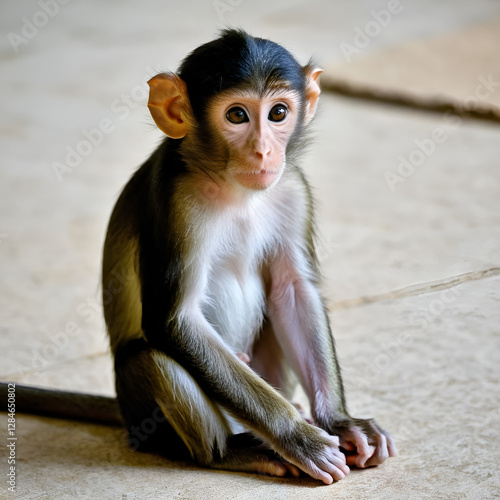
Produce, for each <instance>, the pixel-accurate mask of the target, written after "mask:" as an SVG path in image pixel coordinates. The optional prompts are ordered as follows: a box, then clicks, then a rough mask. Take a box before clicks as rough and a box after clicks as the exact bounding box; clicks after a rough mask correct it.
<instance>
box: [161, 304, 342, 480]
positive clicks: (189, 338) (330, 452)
mask: <svg viewBox="0 0 500 500" xmlns="http://www.w3.org/2000/svg"><path fill="white" fill-rule="evenodd" d="M192 313H193V311H192ZM166 351H167V354H169V355H171V356H173V357H174V358H175V359H176V360H177V361H178V362H179V363H180V364H182V365H183V366H184V368H185V369H186V370H187V371H188V372H189V373H190V374H191V376H192V377H193V378H194V379H195V380H196V382H197V383H198V385H199V386H200V387H201V389H202V390H203V391H204V392H205V393H206V394H207V395H208V396H209V397H210V398H212V399H213V400H214V401H216V402H217V403H219V404H220V405H221V406H223V407H224V408H226V409H227V410H228V411H229V412H230V413H231V414H232V415H233V416H234V417H235V418H236V419H237V420H239V421H240V422H242V423H243V424H244V425H245V426H246V427H248V428H249V429H250V430H252V431H253V432H254V433H255V434H256V435H258V436H260V437H262V438H264V440H265V441H267V442H268V443H269V444H270V445H271V447H272V448H273V449H274V450H275V451H277V452H278V453H279V454H280V455H281V456H283V457H284V458H285V459H286V460H288V461H289V462H291V463H292V464H294V465H296V466H297V467H299V468H300V469H302V470H303V471H305V472H306V473H307V474H309V475H310V476H311V477H314V478H315V479H319V480H322V481H324V482H325V483H327V484H329V483H331V482H332V478H333V479H334V480H339V479H342V478H343V477H345V475H346V474H347V473H348V472H349V471H348V468H346V464H345V458H344V456H343V455H342V453H341V452H340V451H339V449H338V439H337V438H334V437H332V436H330V435H328V434H327V433H326V432H325V431H323V430H321V429H319V428H317V427H315V426H312V425H310V424H308V423H307V422H306V421H305V420H304V419H303V418H302V417H301V416H300V414H299V413H298V411H297V410H296V409H295V408H294V407H293V405H291V404H290V403H289V402H288V401H287V400H286V399H285V398H284V397H283V396H281V395H280V394H279V393H278V392H277V391H276V390H275V389H273V388H272V387H271V386H270V385H269V384H268V383H267V382H265V381H264V380H263V379H261V378H260V377H259V376H258V375H257V374H256V373H255V372H254V371H253V370H252V369H251V368H249V367H248V366H247V365H246V364H245V363H243V362H241V361H240V360H239V359H238V358H237V356H235V355H234V354H233V353H232V352H231V351H230V350H229V349H228V347H227V346H226V345H225V344H224V342H223V341H222V340H221V339H220V338H219V336H218V335H217V333H216V332H215V330H213V328H212V327H211V326H210V325H209V324H208V322H206V320H205V319H204V318H203V317H202V316H201V314H195V313H193V314H192V315H191V316H190V318H188V319H185V320H184V321H183V322H182V324H179V325H178V326H177V327H176V328H175V329H174V331H173V332H171V333H170V341H169V347H168V348H167V349H166Z"/></svg>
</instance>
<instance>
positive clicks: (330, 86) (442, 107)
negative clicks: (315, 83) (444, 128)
mask: <svg viewBox="0 0 500 500" xmlns="http://www.w3.org/2000/svg"><path fill="white" fill-rule="evenodd" d="M321 89H322V90H323V91H324V92H330V93H332V94H338V95H341V96H344V97H350V98H353V99H364V100H367V101H373V102H378V103H383V104H384V103H385V104H389V105H393V106H402V107H406V108H411V109H417V110H421V111H430V112H433V113H452V114H456V115H458V116H460V117H461V118H464V119H475V120H485V121H490V122H496V123H500V109H498V108H496V107H495V106H493V105H490V104H488V103H483V104H482V105H481V106H480V107H472V106H467V105H465V104H462V103H461V102H460V101H456V100H453V99H446V98H445V97H439V98H438V97H436V98H425V97H418V96H416V95H411V94H408V93H405V92H395V91H384V90H382V89H380V88H376V87H370V86H362V85H356V84H352V83H350V82H346V81H344V80H337V79H334V78H331V77H329V78H325V79H324V80H323V81H322V83H321Z"/></svg>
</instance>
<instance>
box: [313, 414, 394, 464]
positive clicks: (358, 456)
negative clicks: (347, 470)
mask: <svg viewBox="0 0 500 500" xmlns="http://www.w3.org/2000/svg"><path fill="white" fill-rule="evenodd" d="M321 427H323V426H321ZM323 428H326V429H327V430H328V432H330V433H332V434H335V435H336V436H339V439H340V449H341V450H342V451H343V452H344V454H345V456H346V463H347V465H353V466H355V467H359V468H363V467H371V466H374V465H379V464H381V463H382V462H383V461H384V460H385V459H386V458H389V457H395V456H396V455H397V454H398V450H397V448H396V445H395V444H394V440H393V439H392V437H391V435H390V434H389V433H388V432H387V431H386V430H384V429H382V427H380V426H379V425H378V424H377V423H376V422H375V420H373V419H371V418H370V419H367V420H363V419H360V418H347V419H344V420H340V421H337V422H335V423H334V424H333V425H331V426H326V427H323Z"/></svg>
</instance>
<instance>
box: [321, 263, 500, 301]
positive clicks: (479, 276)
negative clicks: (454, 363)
mask: <svg viewBox="0 0 500 500" xmlns="http://www.w3.org/2000/svg"><path fill="white" fill-rule="evenodd" d="M498 275H500V267H492V268H490V269H485V270H483V271H474V272H470V273H465V274H459V275H458V276H453V277H452V278H447V279H443V280H438V281H429V282H427V283H419V284H418V285H411V286H407V287H405V288H400V289H399V290H395V291H393V292H387V293H381V294H379V295H371V296H370V295H368V296H365V297H358V298H355V299H348V300H341V301H339V302H331V303H330V309H331V310H338V309H349V308H351V307H359V306H363V305H366V304H372V303H373V302H382V301H384V300H393V299H401V298H405V297H413V296H416V295H422V294H425V293H433V292H439V291H440V290H447V289H449V288H454V287H456V286H459V285H461V284H463V283H468V282H470V281H477V280H483V279H488V278H491V277H493V276H498Z"/></svg>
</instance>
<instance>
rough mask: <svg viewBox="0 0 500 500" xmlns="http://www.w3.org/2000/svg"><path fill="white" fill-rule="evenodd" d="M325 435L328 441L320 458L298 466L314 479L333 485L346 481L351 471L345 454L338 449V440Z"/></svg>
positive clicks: (316, 457) (317, 457)
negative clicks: (336, 482)
mask: <svg viewBox="0 0 500 500" xmlns="http://www.w3.org/2000/svg"><path fill="white" fill-rule="evenodd" d="M325 435H326V437H327V440H326V443H325V446H324V448H323V450H321V452H320V453H319V456H315V457H314V458H312V459H310V460H306V461H305V462H304V463H302V464H297V465H298V466H299V467H300V468H301V469H302V470H303V471H304V472H305V473H306V474H308V475H309V476H311V477H312V478H314V479H318V480H320V481H323V482H324V483H325V484H331V483H333V481H340V480H341V479H344V477H346V476H347V474H349V472H350V469H349V467H348V466H347V464H346V461H345V456H344V454H343V453H342V452H341V451H340V450H339V448H338V443H339V441H338V438H337V437H336V436H330V435H328V434H326V433H325Z"/></svg>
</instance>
